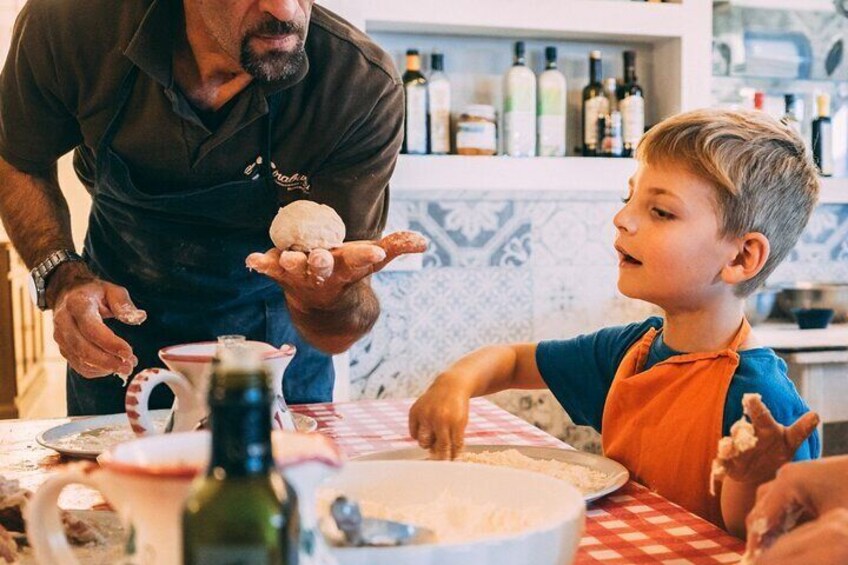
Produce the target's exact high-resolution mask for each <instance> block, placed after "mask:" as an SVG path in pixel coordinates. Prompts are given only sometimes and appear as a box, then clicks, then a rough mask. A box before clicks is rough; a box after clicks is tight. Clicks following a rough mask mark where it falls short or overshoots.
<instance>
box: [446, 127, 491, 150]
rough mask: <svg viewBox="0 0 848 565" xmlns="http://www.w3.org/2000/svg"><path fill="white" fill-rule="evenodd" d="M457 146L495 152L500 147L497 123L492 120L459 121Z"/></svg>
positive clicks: (458, 147)
mask: <svg viewBox="0 0 848 565" xmlns="http://www.w3.org/2000/svg"><path fill="white" fill-rule="evenodd" d="M456 148H457V151H458V150H460V149H479V150H481V151H491V152H492V153H494V152H495V151H497V149H498V138H497V131H496V129H495V124H493V123H491V122H483V121H479V122H459V123H458V124H457V125H456Z"/></svg>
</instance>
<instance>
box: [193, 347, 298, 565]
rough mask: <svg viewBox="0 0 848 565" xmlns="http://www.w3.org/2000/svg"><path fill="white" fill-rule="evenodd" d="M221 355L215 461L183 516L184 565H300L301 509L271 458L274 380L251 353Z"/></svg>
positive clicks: (215, 382)
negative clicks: (272, 385) (299, 509)
mask: <svg viewBox="0 0 848 565" xmlns="http://www.w3.org/2000/svg"><path fill="white" fill-rule="evenodd" d="M219 352H220V362H219V363H218V364H217V365H216V367H215V372H214V373H213V375H212V379H211V383H210V389H209V409H210V415H209V421H210V425H211V428H212V456H211V459H210V462H209V469H208V471H207V473H206V476H205V477H203V478H201V479H199V480H197V481H195V483H194V484H193V485H192V489H191V492H190V494H189V496H188V499H187V501H186V505H185V509H184V511H183V563H185V564H189V565H194V564H204V565H216V564H219V563H220V564H224V563H227V564H229V563H239V564H241V565H266V564H267V565H270V564H275V565H277V564H282V565H292V564H296V563H297V561H298V553H297V551H298V536H299V525H298V512H297V505H296V500H295V497H294V491H292V489H290V488H289V487H288V485H287V484H286V482H285V481H284V480H283V477H282V475H281V474H280V473H279V471H277V469H276V467H275V465H274V459H273V457H272V453H271V424H270V411H271V402H272V397H273V395H272V393H271V389H270V387H269V380H268V374H267V373H266V371H265V369H264V368H263V367H262V365H261V361H260V359H259V357H258V355H257V354H256V353H253V352H251V351H250V350H249V348H247V347H244V346H237V345H234V346H228V347H223V348H219Z"/></svg>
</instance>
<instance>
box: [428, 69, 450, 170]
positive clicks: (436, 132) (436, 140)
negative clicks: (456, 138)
mask: <svg viewBox="0 0 848 565" xmlns="http://www.w3.org/2000/svg"><path fill="white" fill-rule="evenodd" d="M450 105H451V90H450V83H449V82H448V81H446V80H440V81H434V82H430V96H429V106H430V153H436V154H445V153H450Z"/></svg>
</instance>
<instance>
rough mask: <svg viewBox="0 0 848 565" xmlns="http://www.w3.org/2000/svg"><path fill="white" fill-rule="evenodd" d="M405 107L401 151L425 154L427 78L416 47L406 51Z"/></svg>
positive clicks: (404, 77)
mask: <svg viewBox="0 0 848 565" xmlns="http://www.w3.org/2000/svg"><path fill="white" fill-rule="evenodd" d="M403 91H404V94H405V96H404V100H405V103H406V108H405V110H406V111H405V112H404V123H403V146H402V147H401V153H408V154H410V155H426V154H427V146H428V143H427V79H426V77H425V76H424V75H423V74H422V73H421V56H420V55H419V54H418V50H417V49H409V50H408V51H407V52H406V72H405V73H403Z"/></svg>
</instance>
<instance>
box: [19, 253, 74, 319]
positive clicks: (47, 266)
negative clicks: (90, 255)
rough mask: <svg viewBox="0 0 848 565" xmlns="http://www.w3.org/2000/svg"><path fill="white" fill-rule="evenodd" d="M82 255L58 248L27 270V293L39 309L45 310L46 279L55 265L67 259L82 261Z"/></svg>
mask: <svg viewBox="0 0 848 565" xmlns="http://www.w3.org/2000/svg"><path fill="white" fill-rule="evenodd" d="M82 260H83V259H82V257H81V256H80V255H79V254H78V253H76V252H74V251H71V250H70V249H60V250H59V251H54V252H53V253H51V254H50V255H48V256H47V259H45V260H44V261H42V262H41V263H39V264H38V265H36V266H35V268H33V270H31V271H30V272H29V295H30V297H31V298H32V302H33V303H34V304H35V305H36V306H38V309H39V310H41V311H44V310H47V279H48V278H49V277H50V275H51V274H52V273H53V271H55V270H56V267H58V266H59V265H61V264H62V263H67V262H68V261H82Z"/></svg>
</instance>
